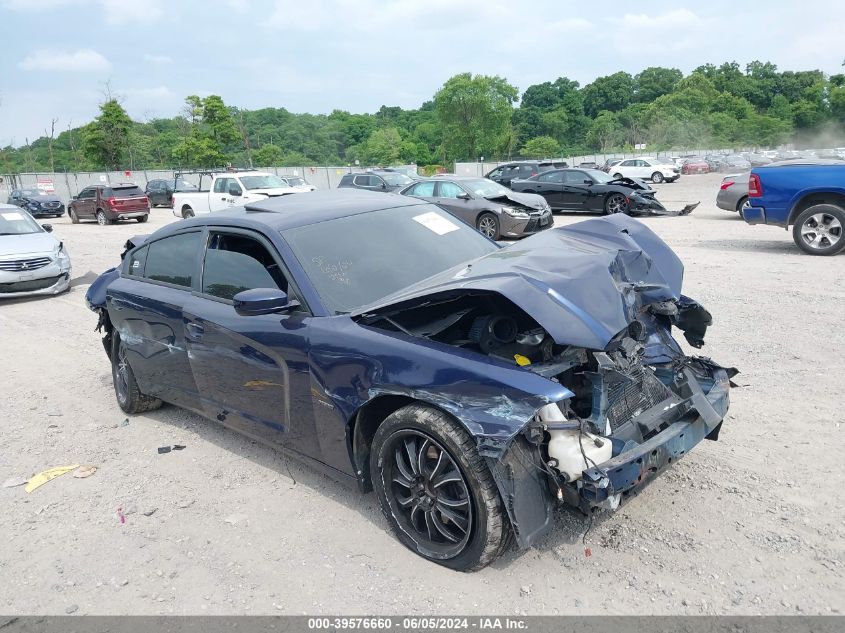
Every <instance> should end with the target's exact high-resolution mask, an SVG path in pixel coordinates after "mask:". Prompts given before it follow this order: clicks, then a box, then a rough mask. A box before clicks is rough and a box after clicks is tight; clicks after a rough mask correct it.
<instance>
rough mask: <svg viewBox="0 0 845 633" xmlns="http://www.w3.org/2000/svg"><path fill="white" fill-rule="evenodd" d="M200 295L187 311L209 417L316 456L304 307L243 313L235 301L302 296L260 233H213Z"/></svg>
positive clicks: (225, 230)
mask: <svg viewBox="0 0 845 633" xmlns="http://www.w3.org/2000/svg"><path fill="white" fill-rule="evenodd" d="M202 260H203V266H202V277H201V283H200V286H199V291H198V292H197V293H196V294H195V295H194V296H193V297H191V298H190V300H189V301H188V303H187V305H186V306H185V311H184V317H185V337H186V340H187V345H188V352H189V354H188V356H189V358H190V364H191V372H192V373H193V375H194V377H195V379H196V383H197V387H198V389H199V393H200V399H201V402H202V406H203V409H204V411H205V414H206V415H207V416H208V417H210V418H212V419H216V420H218V421H220V422H222V423H224V424H225V425H226V426H229V427H232V428H235V429H237V430H239V431H241V432H243V433H245V434H247V435H250V436H252V437H255V438H257V439H260V440H262V441H265V442H268V443H271V444H283V445H285V446H287V447H289V448H293V449H294V450H297V451H299V452H302V453H304V454H307V455H311V456H315V457H316V455H314V451H315V447H317V446H319V441H318V440H317V438H316V437H315V433H314V427H313V409H312V396H311V386H310V372H309V365H308V345H309V343H308V322H309V319H310V318H311V317H310V314H309V313H308V312H307V311H306V310H305V309H300V310H297V311H293V312H291V313H285V314H267V315H257V316H241V315H239V314H238V313H237V312H236V311H235V308H234V304H233V301H232V299H233V297H234V296H235V295H236V294H237V293H238V292H241V291H243V290H250V289H254V288H279V289H281V290H284V291H285V292H287V293H288V294H289V296H291V297H292V298H294V297H298V296H300V295H299V293H298V291H297V290H296V289H295V288H294V287H293V286H292V285H291V284H290V283H289V282H288V279H289V278H290V276H289V275H288V274H287V272H286V270H285V268H284V266H283V263H282V260H281V258H280V257H279V255H278V252H277V251H276V249H275V247H274V246H273V245H272V243H271V242H270V241H269V240H268V239H267V238H266V237H265V236H263V235H261V234H260V233H257V232H255V231H250V230H242V229H235V228H214V227H212V228H210V229H209V233H208V239H207V248H206V249H205V252H204V255H203V258H202Z"/></svg>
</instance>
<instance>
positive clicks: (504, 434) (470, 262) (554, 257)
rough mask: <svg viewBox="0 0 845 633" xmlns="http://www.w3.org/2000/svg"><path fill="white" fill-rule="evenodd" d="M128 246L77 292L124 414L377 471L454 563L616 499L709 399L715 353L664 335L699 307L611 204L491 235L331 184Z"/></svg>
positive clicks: (393, 515)
mask: <svg viewBox="0 0 845 633" xmlns="http://www.w3.org/2000/svg"><path fill="white" fill-rule="evenodd" d="M127 248H128V250H127V252H126V253H125V254H124V258H123V263H122V264H120V266H119V267H118V268H116V269H112V270H110V271H107V272H106V273H104V274H103V275H101V276H100V277H99V278H98V279H97V280H95V282H94V283H93V284H92V285H91V287H90V288H89V291H88V293H87V295H86V300H87V302H88V305H89V307H90V308H91V309H92V310H95V311H96V312H97V313H98V315H99V329H100V330H102V331H103V333H104V335H105V336H104V339H103V344H104V346H105V350H106V352H107V354H108V355H109V358H110V360H111V365H112V378H113V382H114V390H115V395H116V397H117V402H118V404H119V406H120V407H121V408H122V409H123V411H126V412H127V413H139V412H142V411H148V410H151V409H155V408H157V407H159V406H160V405H161V403H162V402H169V403H173V404H176V405H178V406H181V407H185V408H187V409H190V410H192V411H195V412H197V413H199V414H200V415H203V416H205V417H207V418H208V419H209V421H210V423H212V424H222V425H225V426H227V427H230V428H233V429H235V430H237V431H240V432H242V433H244V434H246V435H248V436H250V437H252V438H254V439H256V440H259V441H263V442H266V443H267V444H269V445H271V446H273V447H278V448H282V449H287V450H289V451H291V452H293V453H294V454H296V455H299V456H300V457H302V458H303V459H305V460H307V461H308V462H309V463H312V464H314V465H315V466H317V467H319V468H321V469H322V470H323V471H324V472H326V473H328V474H330V475H332V476H334V477H337V478H339V479H341V480H344V481H346V482H349V483H351V484H353V485H355V484H356V483H357V485H358V487H359V488H360V489H361V490H362V491H368V490H371V489H375V492H376V494H377V497H378V502H379V504H380V506H381V509H382V512H383V514H384V517H385V520H386V522H387V524H388V525H389V526H390V527H391V528H392V529H393V531H394V533H395V534H396V536H397V538H398V539H399V540H400V541H401V542H402V543H403V544H404V545H406V546H407V547H408V548H410V549H411V550H412V551H414V552H416V553H418V554H419V555H421V556H423V557H424V558H426V559H428V560H430V561H433V562H436V563H439V564H441V565H445V566H447V567H450V568H453V569H458V570H463V571H470V570H474V569H479V568H481V567H484V566H485V565H487V564H489V563H490V562H492V561H493V560H495V559H496V558H497V557H498V556H499V555H500V554H501V553H503V552H504V551H506V550H507V549H508V548H509V546H510V543H511V539H512V538H513V539H514V540H515V541H516V542H517V544H518V545H519V546H520V547H523V548H524V547H530V546H531V545H532V544H534V543H537V542H538V541H539V539H541V538H542V536H543V535H544V534H546V533H547V532H548V531H549V530H550V529H551V528H552V526H553V524H554V520H555V512H554V506H555V504H557V503H561V502H563V503H568V504H572V505H574V506H576V507H578V508H580V509H581V510H583V511H584V512H585V513H587V512H590V511H591V509H592V508H594V507H598V506H600V507H606V508H609V509H615V508H616V507H618V505H619V503H620V501H621V500H622V497H623V495H624V496H625V497H626V498H627V497H628V493H634V492H636V491H638V490H640V489H642V488H643V487H644V486H645V484H646V483H648V482H649V481H650V480H651V479H653V478H654V477H656V476H658V475H659V474H660V473H661V472H663V471H665V470H666V469H667V468H669V467H671V465H672V464H673V463H674V462H676V461H677V460H679V459H681V458H682V457H683V456H684V455H685V454H687V453H688V452H689V451H690V450H691V449H692V448H693V447H694V446H695V445H696V444H698V443H699V442H700V441H701V440H703V439H704V438H708V439H710V440H715V439H717V438H718V436H719V430H720V428H721V425H722V420H723V418H724V417H725V415H726V413H727V409H728V401H729V385H730V382H729V377H730V376H731V375H733V373H734V372H733V371H732V370H728V369H725V368H723V367H720V366H719V365H717V364H716V363H714V362H713V361H712V360H710V359H709V358H704V357H699V356H687V355H685V354H684V352H683V350H682V348H681V347H680V345H679V344H678V343H677V341H676V340H675V339H674V338H673V336H672V329H673V327H675V328H678V329H679V330H680V331H681V332H683V335H684V337H685V338H686V339H687V341H688V342H689V343H690V344H691V345H693V346H694V347H701V345H702V344H703V336H704V333H705V330H706V329H707V326H708V325H709V324H710V323H711V316H710V314H709V313H708V312H707V310H705V309H704V308H703V307H702V306H701V305H699V304H698V303H696V302H695V301H694V300H692V299H690V298H688V297H686V296H684V295H683V294H681V282H682V278H683V265H682V264H681V262H680V260H679V259H678V258H677V256H676V255H675V254H674V253H673V252H672V251H671V250H670V249H669V247H668V246H667V245H666V244H665V243H663V242H662V241H661V240H660V238H659V237H657V235H655V234H654V233H653V232H652V231H651V230H650V229H649V228H648V227H646V226H645V225H644V224H642V223H640V222H636V221H634V220H631V219H630V218H627V217H625V216H614V217H610V218H593V219H589V220H586V221H584V222H580V223H576V224H573V225H570V226H568V227H565V228H560V229H555V230H552V231H543V232H542V233H540V234H538V235H534V236H531V237H529V238H527V240H525V241H523V242H520V243H515V244H512V245H509V246H507V247H504V248H502V247H500V246H498V245H497V244H496V243H494V242H492V241H490V240H488V239H487V238H486V237H484V236H483V235H481V234H480V233H478V232H477V231H475V230H474V229H473V228H471V227H469V226H467V225H466V224H464V223H463V222H460V221H458V220H457V219H455V218H454V217H452V216H451V215H449V214H448V213H446V212H445V211H443V210H442V209H440V208H438V207H437V206H435V205H433V204H431V203H428V202H425V201H423V200H418V199H416V198H410V197H406V196H399V195H394V194H383V193H373V192H363V191H354V190H353V191H350V190H348V189H347V190H334V191H324V192H315V193H313V194H309V195H306V196H283V197H278V198H269V199H267V200H263V201H260V202H255V203H251V204H250V205H248V206H247V207H246V208H244V207H241V208H237V207H236V208H233V209H231V210H229V211H225V212H220V213H213V214H208V215H205V216H202V217H197V218H192V219H189V220H186V221H184V222H178V223H173V224H170V225H168V226H165V227H163V228H161V229H159V230H158V231H157V232H155V233H154V234H152V235H150V236H142V237H139V238H133V240H130V242H129V243H128V244H127ZM157 419H158V420H161V419H166V418H161V417H159V418H157ZM139 423H140V424H142V425H143V424H145V421H144V419H143V418H142V419H141V420H139ZM156 424H158V422H156ZM195 466H196V465H195ZM185 467H186V468H191V467H192V466H191V465H190V464H187V465H186V466H185ZM217 483H218V482H216V481H215V480H213V479H209V482H208V486H209V492H210V493H212V494H213V492H214V487H215V486H217ZM671 488H672V486H668V487H667V486H664V487H663V488H662V489H659V490H654V489H653V490H654V492H655V497H657V496H659V495H660V494H664V495H666V494H671ZM265 492H266V491H265ZM266 494H269V495H270V497H268V502H269V503H272V502H273V500H272V498H271V497H272V494H271V493H266ZM666 501H668V500H666ZM665 507H666V514H667V515H670V514H671V513H672V510H671V506H670V505H666V506H665ZM325 520H326V521H331V520H333V519H332V517H325ZM360 523H361V525H360V526H358V525H356V526H352V527H351V529H360V528H363V526H366V527H367V528H371V527H372V525H371V524H370V523H369V522H368V521H361V522H360ZM268 527H271V526H268ZM303 529H313V526H305V525H303Z"/></svg>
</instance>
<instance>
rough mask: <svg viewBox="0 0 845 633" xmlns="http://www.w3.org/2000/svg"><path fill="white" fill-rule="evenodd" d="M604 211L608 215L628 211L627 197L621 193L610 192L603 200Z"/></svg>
mask: <svg viewBox="0 0 845 633" xmlns="http://www.w3.org/2000/svg"><path fill="white" fill-rule="evenodd" d="M604 212H605V213H606V214H608V215H612V214H614V213H628V199H627V198H626V197H625V196H623V195H622V194H621V193H612V194H610V195H609V196H608V197H607V198H605V201H604Z"/></svg>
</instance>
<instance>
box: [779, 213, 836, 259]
mask: <svg viewBox="0 0 845 633" xmlns="http://www.w3.org/2000/svg"><path fill="white" fill-rule="evenodd" d="M843 227H845V209H842V207H838V206H836V205H834V204H816V205H813V206H812V207H809V208H807V209H804V210H803V211H802V212H801V213H800V214H799V215H798V217H797V218H795V224H794V225H793V227H792V239H793V240H794V241H795V244H796V245H797V246H798V248H800V249H801V250H802V251H804V252H805V253H808V254H810V255H835V254H836V253H838V252H839V251H841V250H842V249H845V234H843Z"/></svg>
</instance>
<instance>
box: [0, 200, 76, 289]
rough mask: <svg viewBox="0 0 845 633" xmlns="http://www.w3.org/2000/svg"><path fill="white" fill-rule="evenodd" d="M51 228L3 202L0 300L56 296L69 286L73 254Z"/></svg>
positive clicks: (0, 235)
mask: <svg viewBox="0 0 845 633" xmlns="http://www.w3.org/2000/svg"><path fill="white" fill-rule="evenodd" d="M51 231H52V227H51V226H50V225H49V224H45V225H44V226H42V225H40V224H38V222H36V221H35V220H34V219H33V218H32V216H31V215H30V214H29V213H27V212H26V211H24V210H23V209H21V208H19V207H16V206H12V205H9V204H0V299H7V298H11V297H25V296H30V295H55V294H59V293H60V292H64V291H66V290H67V289H68V288H69V287H70V255H68V252H67V249H66V248H65V246H64V244H62V243H61V242H60V241H59V240H57V239H56V238H55V237H53V236H52V235H50V232H51Z"/></svg>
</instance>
